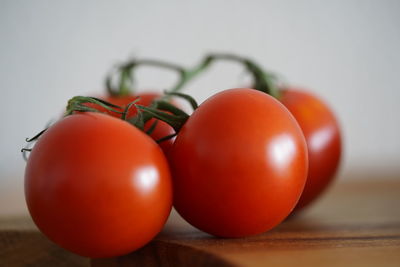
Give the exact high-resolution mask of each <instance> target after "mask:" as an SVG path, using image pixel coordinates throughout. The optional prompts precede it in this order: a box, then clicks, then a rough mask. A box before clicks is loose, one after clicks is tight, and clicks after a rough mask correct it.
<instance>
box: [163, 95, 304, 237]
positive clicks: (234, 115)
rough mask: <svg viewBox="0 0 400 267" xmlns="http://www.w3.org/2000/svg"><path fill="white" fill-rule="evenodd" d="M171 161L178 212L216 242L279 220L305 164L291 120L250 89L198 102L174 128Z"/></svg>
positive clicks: (299, 186)
mask: <svg viewBox="0 0 400 267" xmlns="http://www.w3.org/2000/svg"><path fill="white" fill-rule="evenodd" d="M169 160H170V166H171V170H172V174H173V180H174V183H173V186H174V206H175V208H176V210H177V211H178V212H179V214H180V215H181V216H182V217H183V218H184V219H186V220H187V221H188V222H189V223H190V224H192V225H193V226H195V227H197V228H199V229H200V230H203V231H205V232H207V233H210V234H212V235H215V236H220V237H243V236H247V235H254V234H258V233H262V232H264V231H267V230H269V229H271V228H273V227H274V226H276V225H277V224H278V223H280V222H281V221H282V220H283V219H285V217H286V216H288V215H289V213H290V212H291V211H292V209H293V208H294V207H295V205H296V203H297V201H298V199H299V198H300V195H301V193H302V191H303V187H304V184H305V182H306V177H307V166H308V161H307V148H306V143H305V140H304V136H303V134H302V131H301V129H300V127H299V126H298V124H297V122H296V120H295V119H294V118H293V116H292V115H291V114H290V112H289V111H288V110H287V109H286V108H285V107H284V106H283V105H282V104H281V103H279V101H277V100H275V99H274V98H273V97H271V96H269V95H267V94H265V93H263V92H259V91H256V90H253V89H231V90H226V91H222V92H220V93H218V94H216V95H214V96H212V97H211V98H209V99H208V100H206V101H205V102H204V103H203V104H201V105H200V106H199V107H198V109H196V110H195V111H194V113H193V114H192V115H191V116H190V118H189V119H188V120H187V121H186V123H185V124H184V125H183V127H182V128H181V130H180V131H179V133H178V136H177V138H176V140H175V143H174V145H173V146H172V148H171V150H170V154H169Z"/></svg>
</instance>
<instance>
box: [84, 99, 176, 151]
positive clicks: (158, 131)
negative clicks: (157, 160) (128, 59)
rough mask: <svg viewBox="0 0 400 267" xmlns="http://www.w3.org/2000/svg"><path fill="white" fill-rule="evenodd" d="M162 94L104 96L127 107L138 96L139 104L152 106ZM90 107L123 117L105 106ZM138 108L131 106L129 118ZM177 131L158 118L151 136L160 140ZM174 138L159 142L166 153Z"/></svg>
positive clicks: (150, 123) (108, 100)
mask: <svg viewBox="0 0 400 267" xmlns="http://www.w3.org/2000/svg"><path fill="white" fill-rule="evenodd" d="M160 96H161V95H160V94H158V93H143V94H138V95H135V96H133V95H129V96H122V97H121V96H108V97H102V99H103V100H105V101H107V102H110V103H112V104H114V105H118V106H121V107H123V108H125V107H126V105H128V104H129V103H131V102H132V101H134V100H135V99H137V98H138V97H140V100H139V101H138V102H137V104H139V105H143V106H150V104H151V103H152V102H153V100H155V99H157V98H159V97H160ZM87 105H88V106H90V107H95V108H96V109H98V110H100V111H102V112H105V113H107V114H109V115H112V116H113V117H121V115H120V114H118V113H115V112H112V111H108V110H107V109H105V108H102V107H100V106H97V105H94V104H87ZM136 112H137V111H136V109H135V108H134V107H131V109H130V110H129V114H128V116H127V117H128V118H131V117H133V116H135V115H136ZM155 120H156V119H151V120H149V121H148V122H147V123H146V124H145V130H148V129H149V128H150V127H151V126H152V124H153V123H154V121H155ZM174 133H175V131H174V129H173V128H172V127H171V126H169V125H168V124H167V123H165V122H163V121H160V120H158V122H157V125H156V127H155V128H154V131H153V132H152V133H151V134H150V136H151V137H152V138H153V139H154V140H159V139H161V138H163V137H165V136H168V135H171V134H174ZM174 140H175V139H174V138H171V139H168V140H165V141H163V142H161V143H159V146H160V147H161V148H162V150H163V151H164V153H167V152H168V150H169V149H170V148H171V146H172V144H173V142H174Z"/></svg>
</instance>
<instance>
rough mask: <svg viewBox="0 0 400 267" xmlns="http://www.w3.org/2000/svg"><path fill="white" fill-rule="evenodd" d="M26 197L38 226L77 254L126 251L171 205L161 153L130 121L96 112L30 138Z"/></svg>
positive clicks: (148, 234) (146, 237)
mask: <svg viewBox="0 0 400 267" xmlns="http://www.w3.org/2000/svg"><path fill="white" fill-rule="evenodd" d="M25 196H26V202H27V205H28V209H29V212H30V214H31V216H32V218H33V220H34V222H35V223H36V225H37V226H38V228H39V229H40V230H41V231H42V232H43V233H44V234H45V235H46V236H47V237H48V238H49V239H50V240H52V241H53V242H55V243H57V244H58V245H60V246H61V247H63V248H65V249H67V250H70V251H72V252H74V253H77V254H79V255H82V256H86V257H91V258H99V257H112V256H119V255H123V254H126V253H129V252H131V251H133V250H135V249H138V248H140V247H142V246H143V245H145V244H146V243H147V242H149V241H150V240H151V239H152V238H153V237H154V236H155V235H156V234H157V233H158V232H159V231H160V230H161V229H162V227H163V225H164V223H165V221H166V220H167V218H168V216H169V213H170V210H171V205H172V185H171V178H170V172H169V167H168V164H167V162H166V159H165V156H164V154H163V153H162V151H161V150H160V148H159V147H158V146H157V144H156V143H155V142H154V141H153V140H151V138H149V137H148V136H146V135H145V134H144V133H142V132H141V131H140V130H138V129H136V128H135V127H133V126H131V125H130V124H129V123H127V122H125V121H122V120H119V119H115V118H113V117H111V116H107V115H105V114H100V113H91V112H86V113H81V114H74V115H71V116H68V117H66V118H64V119H62V120H60V121H59V122H57V123H56V124H54V125H53V126H51V127H50V128H49V129H48V130H47V131H46V132H45V133H44V134H43V135H42V136H41V137H40V138H39V140H38V141H37V143H36V144H35V146H34V148H33V150H32V152H31V154H30V156H29V159H28V162H27V166H26V171H25Z"/></svg>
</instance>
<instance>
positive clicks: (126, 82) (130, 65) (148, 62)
mask: <svg viewBox="0 0 400 267" xmlns="http://www.w3.org/2000/svg"><path fill="white" fill-rule="evenodd" d="M139 66H150V67H159V68H163V69H169V70H172V71H176V72H178V73H179V75H180V79H179V80H178V82H177V83H176V84H175V85H174V86H173V87H172V88H171V89H170V90H168V91H178V90H180V88H182V86H183V85H184V84H186V83H187V81H188V80H190V79H191V76H193V75H194V76H195V75H196V73H193V74H192V73H190V72H188V71H187V70H185V68H183V67H181V66H179V65H177V64H173V63H169V62H165V61H159V60H153V59H141V60H137V59H133V60H130V61H128V62H126V63H125V64H123V65H121V66H119V67H117V69H116V71H115V72H116V74H117V75H118V76H119V81H118V88H114V87H113V85H112V77H113V75H115V73H114V72H111V73H110V74H109V75H108V76H107V77H106V88H107V91H108V92H109V94H110V95H114V96H125V95H129V94H134V92H135V88H134V81H135V79H134V77H133V74H134V70H135V69H136V68H137V67H139Z"/></svg>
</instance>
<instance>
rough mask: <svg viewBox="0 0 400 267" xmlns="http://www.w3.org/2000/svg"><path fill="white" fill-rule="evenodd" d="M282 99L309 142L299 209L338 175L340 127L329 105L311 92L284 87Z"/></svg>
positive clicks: (297, 207)
mask: <svg viewBox="0 0 400 267" xmlns="http://www.w3.org/2000/svg"><path fill="white" fill-rule="evenodd" d="M280 100H281V102H282V103H283V104H284V105H285V106H286V107H287V108H288V109H289V111H290V112H291V113H292V114H293V116H294V117H295V118H296V120H297V122H298V123H299V125H300V127H301V129H302V130H303V133H304V136H305V138H306V142H307V146H308V160H309V168H308V178H307V183H306V186H305V188H304V192H303V194H302V196H301V198H300V201H299V203H298V204H297V206H296V210H298V209H301V208H303V207H305V206H306V205H308V204H309V203H311V202H312V201H313V200H314V199H315V198H316V197H318V196H319V195H320V194H321V193H322V191H323V190H324V189H325V188H326V187H327V186H328V184H329V183H330V182H331V181H332V179H333V178H334V175H335V173H336V171H337V169H338V166H339V161H340V154H341V138H340V130H339V125H338V122H337V121H336V118H335V116H334V114H333V113H332V111H331V110H330V109H329V108H328V106H327V105H326V104H325V103H324V102H323V101H321V100H320V99H319V98H317V97H315V96H313V95H311V94H310V93H307V92H303V91H300V90H297V89H292V88H290V89H287V90H283V91H282V97H281V99H280Z"/></svg>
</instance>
